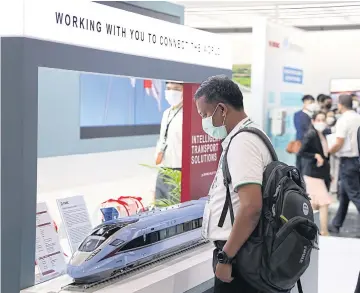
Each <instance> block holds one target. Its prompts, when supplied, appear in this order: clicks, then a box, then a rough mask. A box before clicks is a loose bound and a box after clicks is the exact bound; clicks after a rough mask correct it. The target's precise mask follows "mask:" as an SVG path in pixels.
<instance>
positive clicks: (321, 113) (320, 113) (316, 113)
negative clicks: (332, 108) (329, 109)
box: [312, 111, 326, 120]
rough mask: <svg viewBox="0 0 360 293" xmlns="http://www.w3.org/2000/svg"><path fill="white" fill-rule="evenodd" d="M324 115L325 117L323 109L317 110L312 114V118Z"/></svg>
mask: <svg viewBox="0 0 360 293" xmlns="http://www.w3.org/2000/svg"><path fill="white" fill-rule="evenodd" d="M319 115H324V116H325V117H326V113H325V112H323V111H317V112H315V113H314V114H313V115H312V120H315V119H316V117H317V116H319Z"/></svg>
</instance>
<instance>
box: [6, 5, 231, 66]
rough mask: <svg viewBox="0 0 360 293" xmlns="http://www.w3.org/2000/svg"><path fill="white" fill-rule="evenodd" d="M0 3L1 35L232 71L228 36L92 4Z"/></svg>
mask: <svg viewBox="0 0 360 293" xmlns="http://www.w3.org/2000/svg"><path fill="white" fill-rule="evenodd" d="M3 2H4V1H1V3H0V36H14V35H15V36H19V35H22V36H25V37H29V38H36V39H41V40H47V41H53V42H59V43H65V44H70V45H77V46H82V47H90V48H95V49H100V50H105V51H113V52H120V53H125V54H131V55H137V56H145V57H150V58H155V59H164V60H172V61H176V62H182V63H190V64H199V65H203V66H211V67H217V68H224V69H231V67H232V56H231V45H230V42H228V41H227V40H226V39H225V38H224V37H223V36H220V35H216V34H212V33H208V32H205V31H200V30H196V29H193V28H190V27H188V26H184V25H178V24H174V23H170V22H165V21H162V20H158V19H155V18H151V17H146V16H143V15H140V14H136V13H132V12H128V11H125V10H121V9H115V8H112V7H109V6H106V5H103V4H99V3H96V2H91V1H41V0H32V1H21V0H13V1H11V2H10V3H3Z"/></svg>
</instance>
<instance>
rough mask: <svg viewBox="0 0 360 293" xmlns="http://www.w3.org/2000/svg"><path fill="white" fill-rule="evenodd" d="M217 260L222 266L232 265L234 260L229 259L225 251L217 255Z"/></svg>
mask: <svg viewBox="0 0 360 293" xmlns="http://www.w3.org/2000/svg"><path fill="white" fill-rule="evenodd" d="M217 259H218V262H219V263H221V264H231V263H232V262H233V259H234V258H232V257H229V256H228V255H227V254H226V252H225V251H223V250H221V251H219V252H218V254H217Z"/></svg>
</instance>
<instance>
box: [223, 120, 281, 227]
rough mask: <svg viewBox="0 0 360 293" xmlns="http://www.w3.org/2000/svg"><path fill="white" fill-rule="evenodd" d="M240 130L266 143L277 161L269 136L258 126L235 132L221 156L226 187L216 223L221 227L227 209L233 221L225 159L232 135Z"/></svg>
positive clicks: (229, 176)
mask: <svg viewBox="0 0 360 293" xmlns="http://www.w3.org/2000/svg"><path fill="white" fill-rule="evenodd" d="M242 132H250V133H253V134H255V135H257V136H258V137H259V138H260V139H261V140H262V141H263V142H264V144H265V145H266V147H267V148H268V150H269V152H270V155H271V158H272V160H273V161H278V157H277V154H276V152H275V149H274V147H273V146H272V144H271V142H270V140H269V138H268V137H267V136H266V135H265V134H264V133H263V132H262V131H261V130H260V129H258V128H255V127H244V128H241V129H240V130H239V131H238V132H236V133H235V134H234V135H233V136H232V137H231V139H230V141H229V144H228V146H227V148H226V150H225V153H224V156H223V158H222V160H223V161H222V172H223V176H224V185H225V187H226V198H225V204H224V207H223V210H222V212H221V216H220V219H219V223H218V227H222V226H223V225H224V222H225V218H226V214H227V212H228V210H230V218H231V223H234V210H233V207H232V202H231V194H230V187H229V185H230V183H231V174H230V171H229V166H228V161H227V154H228V151H229V147H230V144H231V141H232V140H233V138H234V137H236V136H237V135H238V134H240V133H242Z"/></svg>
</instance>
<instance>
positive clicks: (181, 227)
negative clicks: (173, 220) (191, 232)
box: [176, 224, 184, 234]
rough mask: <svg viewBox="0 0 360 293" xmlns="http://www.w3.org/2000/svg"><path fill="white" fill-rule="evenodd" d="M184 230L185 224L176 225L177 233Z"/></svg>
mask: <svg viewBox="0 0 360 293" xmlns="http://www.w3.org/2000/svg"><path fill="white" fill-rule="evenodd" d="M183 232H184V224H179V225H176V234H180V233H183Z"/></svg>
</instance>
